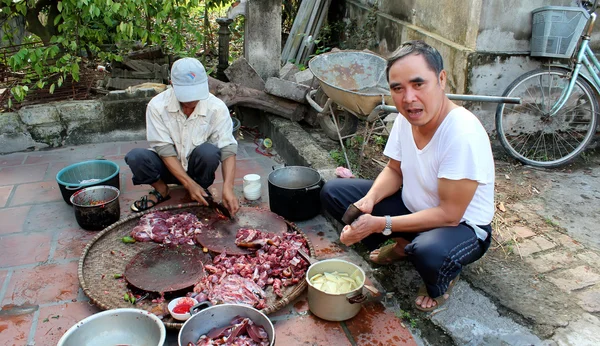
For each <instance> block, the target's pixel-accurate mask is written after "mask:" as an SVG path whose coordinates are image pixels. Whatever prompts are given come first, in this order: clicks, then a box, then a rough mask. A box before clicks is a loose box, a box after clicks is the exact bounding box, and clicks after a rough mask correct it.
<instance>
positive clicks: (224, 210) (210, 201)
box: [204, 189, 231, 219]
mask: <svg viewBox="0 0 600 346" xmlns="http://www.w3.org/2000/svg"><path fill="white" fill-rule="evenodd" d="M204 191H206V193H207V195H208V196H204V199H205V200H206V201H207V202H208V206H209V207H211V208H213V209H216V210H217V211H218V212H220V213H221V214H223V216H225V217H226V218H228V219H231V213H230V212H229V209H227V207H225V206H224V205H223V204H221V203H217V202H216V201H215V200H214V198H213V196H212V194H211V193H210V192H208V190H206V189H205V190H204Z"/></svg>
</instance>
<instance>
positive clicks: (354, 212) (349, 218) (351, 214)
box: [342, 203, 364, 225]
mask: <svg viewBox="0 0 600 346" xmlns="http://www.w3.org/2000/svg"><path fill="white" fill-rule="evenodd" d="M362 214H364V213H363V212H362V211H361V210H360V209H358V207H357V206H356V205H355V204H354V203H350V205H349V206H348V209H346V212H345V213H344V215H342V222H343V223H345V224H346V225H350V224H351V223H352V222H354V220H356V219H358V217H359V216H361V215H362Z"/></svg>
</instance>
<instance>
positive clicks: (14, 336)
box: [0, 140, 415, 346]
mask: <svg viewBox="0 0 600 346" xmlns="http://www.w3.org/2000/svg"><path fill="white" fill-rule="evenodd" d="M146 146H147V143H146V142H145V141H135V142H121V143H101V144H94V145H84V146H78V147H70V148H61V149H55V150H48V151H40V152H28V153H15V154H9V155H3V156H0V220H2V222H0V304H1V308H0V345H2V346H4V345H9V346H10V345H19V346H23V345H36V346H40V345H42V346H45V345H56V343H57V342H58V340H59V339H60V337H61V336H62V335H63V334H64V333H65V332H66V331H67V330H68V329H69V328H70V327H71V326H73V325H74V324H75V323H77V322H78V321H80V320H82V319H84V318H85V317H88V316H91V315H93V314H94V313H97V312H99V311H100V310H99V309H98V308H97V307H95V306H93V305H92V304H91V303H90V302H89V299H88V298H87V297H86V296H85V295H84V294H83V292H82V290H81V289H80V287H79V280H78V277H77V268H78V260H79V258H80V256H81V254H82V251H83V249H84V247H85V246H86V244H87V243H88V242H89V241H90V240H91V239H93V238H94V237H95V236H96V235H97V234H98V232H93V231H85V230H83V229H81V228H80V227H79V225H78V224H77V222H76V221H75V217H74V212H73V209H72V207H71V206H69V205H67V204H66V203H65V202H64V200H63V198H62V194H61V192H60V189H59V187H58V184H57V183H56V180H55V179H56V174H57V173H58V171H60V170H61V169H62V168H64V167H66V166H68V165H70V164H73V163H76V162H81V161H86V160H92V159H97V158H104V159H107V160H111V161H113V162H115V163H117V164H118V165H119V166H120V168H121V172H120V184H121V195H120V197H119V203H120V209H121V218H122V219H123V218H126V217H128V216H130V215H132V214H133V212H132V211H131V210H130V209H129V207H130V205H131V203H133V201H135V200H136V199H138V198H140V197H141V196H142V195H143V194H144V193H147V191H149V190H150V187H149V186H134V185H133V184H132V183H131V171H130V170H129V168H128V167H127V165H126V164H125V161H124V159H123V158H124V156H125V154H126V153H127V152H129V151H130V150H131V149H133V148H138V147H142V148H143V147H146ZM254 149H255V145H254V144H253V143H252V142H251V141H249V140H245V141H240V146H239V155H238V157H237V172H236V179H235V186H234V191H235V192H236V194H237V195H238V196H240V197H241V196H242V178H243V176H244V175H245V174H248V173H257V174H260V175H261V177H262V179H261V182H262V196H261V198H260V199H258V200H256V201H246V200H245V199H244V198H243V197H241V199H240V200H241V202H242V203H243V204H244V205H248V206H258V207H263V208H268V207H269V198H268V175H269V174H270V173H271V172H272V170H273V166H276V165H278V164H281V162H279V161H276V160H274V159H276V158H270V157H265V156H262V155H260V154H258V153H256V151H255V150H254ZM222 183H223V178H222V176H221V173H220V170H218V171H217V174H216V180H215V184H214V185H213V187H211V189H215V190H216V193H218V194H220V191H221V189H222ZM187 202H191V200H190V198H189V196H188V195H187V193H186V190H185V189H183V188H182V187H177V186H173V187H172V188H171V199H170V200H169V201H166V202H164V204H163V205H173V204H178V203H187ZM297 225H298V227H300V228H301V229H302V230H303V231H304V232H305V234H307V236H308V237H309V239H310V240H311V242H312V244H313V245H314V248H315V250H316V253H317V258H319V259H326V258H332V257H339V258H343V259H345V260H349V261H353V260H357V257H358V256H356V255H355V254H354V255H353V253H352V252H351V251H350V250H348V249H347V248H346V247H344V246H343V245H341V244H340V243H339V242H338V235H337V232H336V230H334V229H333V228H332V227H331V226H330V225H329V223H327V222H326V221H325V219H324V218H323V217H322V216H318V217H316V218H314V219H311V220H308V221H304V222H298V223H297ZM353 256H354V257H353ZM358 260H361V259H360V258H358ZM269 318H270V319H271V320H272V321H273V323H274V325H275V330H276V334H277V342H276V345H278V346H293V345H413V344H414V343H415V342H414V340H413V339H412V337H411V335H410V333H409V332H408V330H407V329H406V328H404V327H403V325H402V324H401V322H400V320H398V319H397V318H396V317H395V316H394V312H393V311H391V310H389V309H386V308H384V307H383V305H381V304H379V303H370V304H364V306H363V308H362V310H361V311H360V312H359V314H358V315H357V316H356V317H354V318H353V319H351V320H348V321H345V322H327V321H324V320H321V319H319V318H317V317H316V316H314V315H312V314H311V313H310V310H309V304H308V301H307V296H306V292H304V293H303V294H302V295H300V296H299V297H298V298H296V299H295V300H294V301H292V302H291V303H290V304H288V305H287V306H285V307H283V308H282V309H280V310H279V311H277V312H275V313H273V314H271V315H269ZM165 345H166V346H172V345H177V331H172V330H169V331H168V332H167V342H166V343H165Z"/></svg>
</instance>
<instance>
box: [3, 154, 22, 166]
mask: <svg viewBox="0 0 600 346" xmlns="http://www.w3.org/2000/svg"><path fill="white" fill-rule="evenodd" d="M26 157H27V153H14V154H8V155H3V156H0V168H2V167H8V166H16V165H21V164H23V161H25V158H26Z"/></svg>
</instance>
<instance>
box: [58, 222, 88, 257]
mask: <svg viewBox="0 0 600 346" xmlns="http://www.w3.org/2000/svg"><path fill="white" fill-rule="evenodd" d="M96 235H98V232H94V231H85V230H82V229H81V228H70V229H66V230H64V231H62V232H60V233H58V234H57V235H56V249H55V251H54V255H53V256H52V259H53V260H64V259H79V257H81V254H82V253H83V249H84V248H85V246H86V245H87V243H89V242H90V241H91V240H92V239H94V237H95V236H96Z"/></svg>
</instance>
